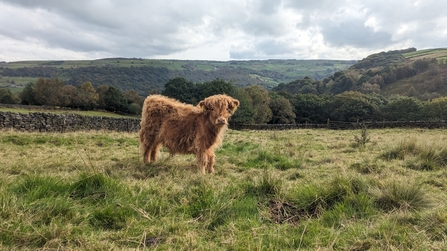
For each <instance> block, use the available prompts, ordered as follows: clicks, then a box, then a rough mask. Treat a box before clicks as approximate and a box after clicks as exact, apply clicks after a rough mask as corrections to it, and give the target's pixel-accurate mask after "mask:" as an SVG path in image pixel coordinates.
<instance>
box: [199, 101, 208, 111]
mask: <svg viewBox="0 0 447 251" xmlns="http://www.w3.org/2000/svg"><path fill="white" fill-rule="evenodd" d="M197 107H199V108H200V109H202V110H204V111H206V110H207V108H206V105H205V101H203V100H202V101H200V102H199V104H198V105H197Z"/></svg>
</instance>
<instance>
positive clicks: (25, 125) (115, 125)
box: [0, 111, 447, 132]
mask: <svg viewBox="0 0 447 251" xmlns="http://www.w3.org/2000/svg"><path fill="white" fill-rule="evenodd" d="M363 126H366V127H367V128H370V129H373V128H427V129H434V128H447V122H446V121H439V122H427V121H406V122H405V121H382V122H361V123H347V122H334V121H328V123H327V124H295V125H270V124H263V125H238V126H235V125H231V126H230V128H232V129H236V130H290V129H304V128H315V129H317V128H326V129H332V130H352V129H359V128H362V127H363ZM8 129H14V130H18V131H29V132H69V131H81V130H111V131H118V132H138V130H140V119H135V118H112V117H100V116H83V115H79V114H55V113H45V112H30V113H29V114H23V113H16V112H1V111H0V130H8Z"/></svg>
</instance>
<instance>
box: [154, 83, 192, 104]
mask: <svg viewBox="0 0 447 251" xmlns="http://www.w3.org/2000/svg"><path fill="white" fill-rule="evenodd" d="M162 94H163V95H165V96H168V97H171V98H175V99H177V100H178V101H180V102H183V103H187V104H197V103H198V102H199V101H200V100H199V99H200V97H199V93H198V91H197V86H196V85H195V84H194V83H193V82H191V81H187V80H186V79H185V78H182V77H177V78H173V79H171V80H169V81H168V82H167V83H166V84H165V89H164V90H163V91H162Z"/></svg>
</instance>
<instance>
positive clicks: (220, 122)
mask: <svg viewBox="0 0 447 251" xmlns="http://www.w3.org/2000/svg"><path fill="white" fill-rule="evenodd" d="M226 123H227V121H226V119H225V118H222V117H220V118H217V124H226Z"/></svg>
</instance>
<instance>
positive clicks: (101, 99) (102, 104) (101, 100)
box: [96, 84, 110, 109]
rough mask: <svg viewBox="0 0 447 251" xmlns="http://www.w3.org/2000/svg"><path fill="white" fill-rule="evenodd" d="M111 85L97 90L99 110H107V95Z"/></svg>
mask: <svg viewBox="0 0 447 251" xmlns="http://www.w3.org/2000/svg"><path fill="white" fill-rule="evenodd" d="M109 88H110V87H109V85H107V84H103V85H100V86H98V87H97V88H96V93H98V108H100V109H106V106H107V105H106V93H107V91H108V90H109Z"/></svg>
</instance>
